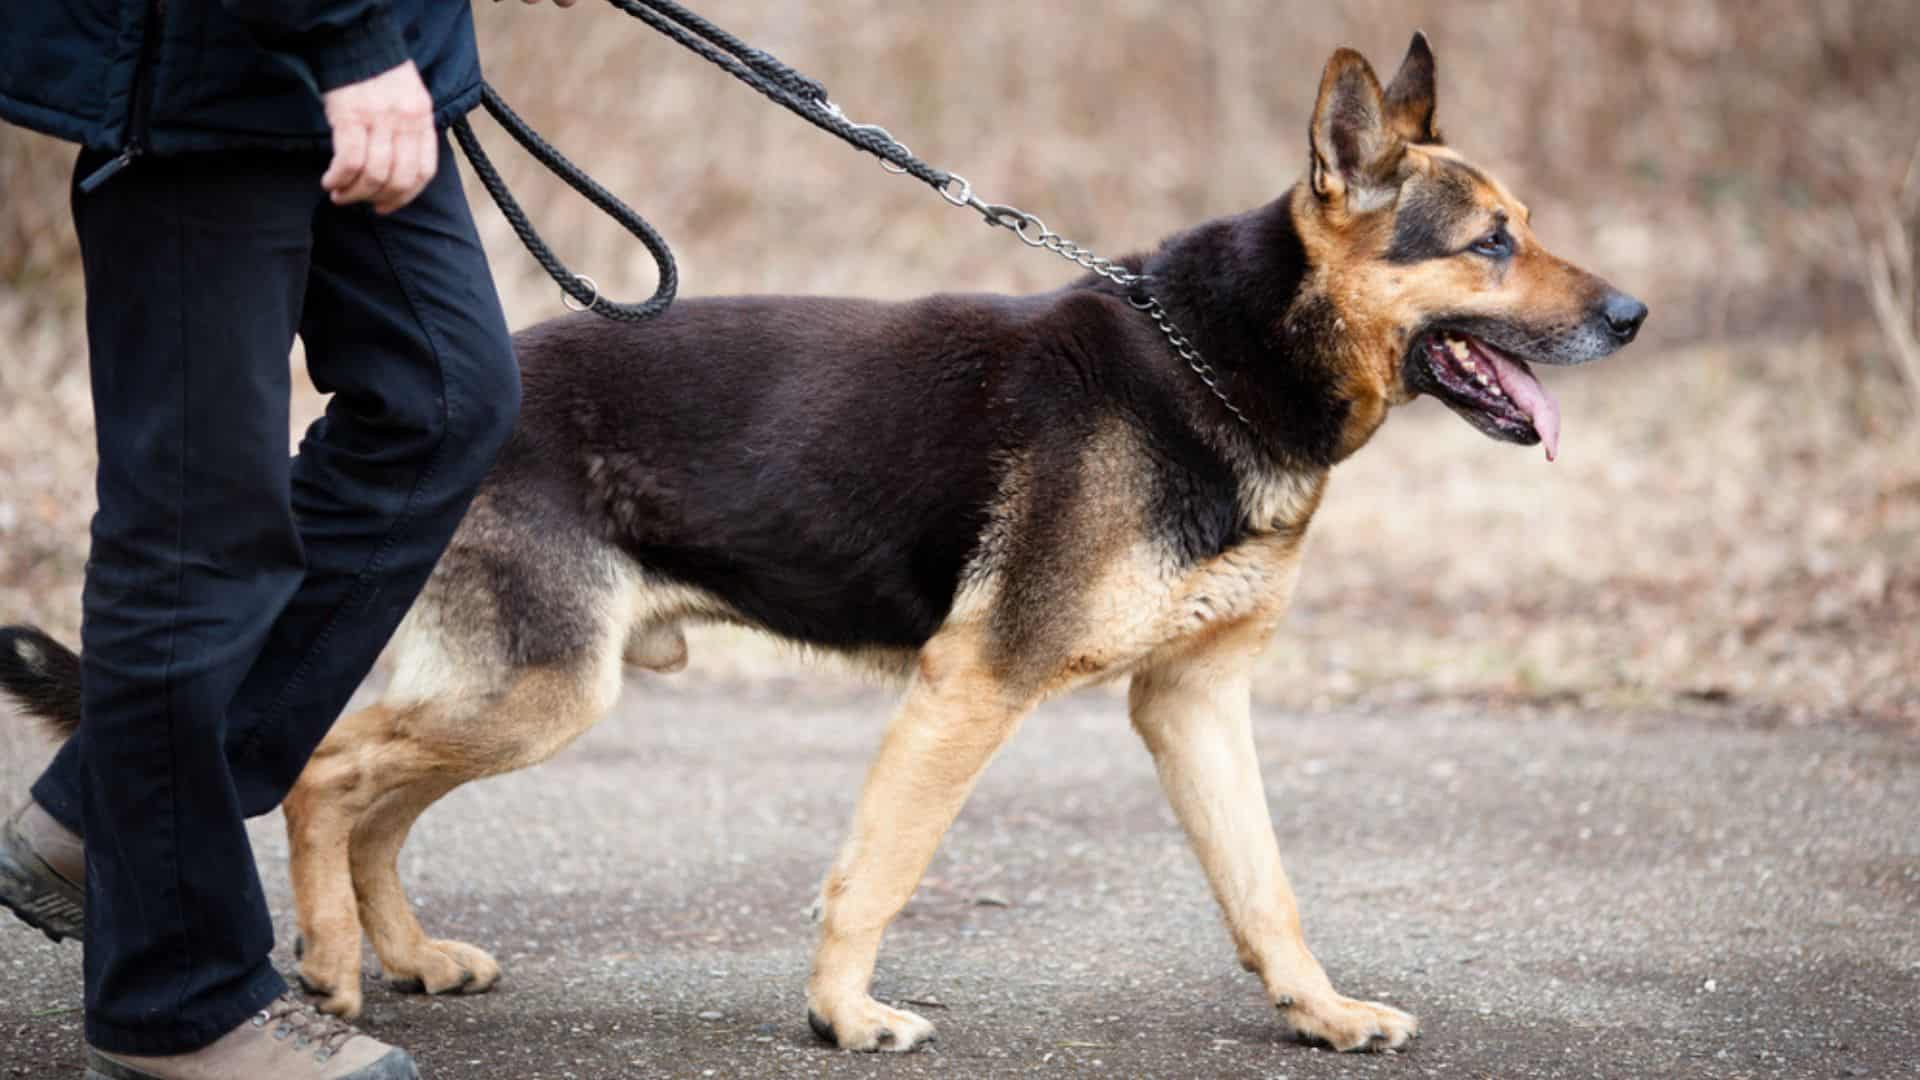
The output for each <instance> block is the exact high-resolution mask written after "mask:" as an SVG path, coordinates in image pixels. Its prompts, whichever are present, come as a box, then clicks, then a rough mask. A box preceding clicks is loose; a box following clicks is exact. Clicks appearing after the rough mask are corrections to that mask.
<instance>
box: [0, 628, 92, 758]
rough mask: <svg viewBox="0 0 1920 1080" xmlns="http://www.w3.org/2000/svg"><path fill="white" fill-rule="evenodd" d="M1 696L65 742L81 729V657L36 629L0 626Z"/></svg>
mask: <svg viewBox="0 0 1920 1080" xmlns="http://www.w3.org/2000/svg"><path fill="white" fill-rule="evenodd" d="M0 694H5V695H6V696H8V697H11V698H12V699H13V700H14V703H15V704H17V705H19V706H20V708H21V709H22V710H23V711H25V712H26V714H27V715H28V716H31V717H33V718H35V719H37V720H39V721H40V722H41V723H42V724H44V725H46V729H47V731H48V733H49V734H51V735H52V736H53V737H54V738H56V739H61V740H64V739H66V738H67V737H68V736H70V735H72V734H73V733H74V731H75V730H77V729H78V728H79V727H80V654H79V653H76V652H74V651H73V650H72V649H69V648H67V647H66V646H65V645H62V644H60V643H59V642H57V641H55V640H53V639H52V638H50V637H48V636H47V635H46V634H45V633H44V632H42V631H41V630H40V628H39V627H35V626H7V627H0Z"/></svg>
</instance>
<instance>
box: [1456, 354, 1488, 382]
mask: <svg viewBox="0 0 1920 1080" xmlns="http://www.w3.org/2000/svg"><path fill="white" fill-rule="evenodd" d="M1460 366H1461V367H1463V368H1466V369H1467V370H1468V371H1479V370H1480V365H1479V364H1476V363H1474V362H1473V361H1471V360H1468V359H1467V358H1465V357H1461V358H1460ZM1480 381H1481V382H1486V381H1487V377H1486V376H1485V375H1482V376H1480Z"/></svg>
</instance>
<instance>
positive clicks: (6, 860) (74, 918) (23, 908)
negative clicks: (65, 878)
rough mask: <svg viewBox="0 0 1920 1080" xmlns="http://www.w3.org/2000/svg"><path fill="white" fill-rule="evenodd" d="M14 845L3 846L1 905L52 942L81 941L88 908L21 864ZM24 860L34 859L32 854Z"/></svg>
mask: <svg viewBox="0 0 1920 1080" xmlns="http://www.w3.org/2000/svg"><path fill="white" fill-rule="evenodd" d="M22 858H23V856H21V855H20V854H19V853H18V852H17V850H14V849H13V845H6V844H0V906H5V907H6V909H7V910H8V911H11V912H13V914H14V915H15V917H17V918H18V919H19V920H20V921H21V922H24V923H26V924H27V925H28V926H31V927H33V928H34V929H35V930H38V931H40V932H41V933H43V934H45V935H47V938H48V939H49V940H51V941H64V940H66V939H67V938H73V939H74V940H75V941H78V940H80V938H81V932H82V930H83V929H84V928H85V926H86V920H85V909H84V908H83V907H82V906H81V904H80V903H79V902H77V901H75V900H74V899H73V898H72V897H70V896H66V895H64V894H63V893H62V892H61V891H60V890H58V889H57V888H55V887H53V886H50V885H48V884H47V880H46V878H47V875H50V874H52V873H53V871H51V870H48V871H46V872H45V874H41V873H36V872H34V869H33V868H32V867H31V866H27V865H23V864H22V863H21V861H20V860H21V859H22ZM24 858H27V859H31V858H33V856H32V855H26V856H24Z"/></svg>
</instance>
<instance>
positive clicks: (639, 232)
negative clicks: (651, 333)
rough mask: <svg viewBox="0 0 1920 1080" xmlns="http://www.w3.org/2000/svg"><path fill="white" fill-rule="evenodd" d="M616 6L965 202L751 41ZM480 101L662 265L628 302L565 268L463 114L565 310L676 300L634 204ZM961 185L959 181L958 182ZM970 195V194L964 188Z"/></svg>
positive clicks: (497, 100) (507, 210)
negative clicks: (648, 288) (648, 292)
mask: <svg viewBox="0 0 1920 1080" xmlns="http://www.w3.org/2000/svg"><path fill="white" fill-rule="evenodd" d="M608 2H609V3H611V4H612V5H613V6H614V7H616V8H618V9H620V10H621V11H624V12H626V13H627V14H629V15H631V16H633V17H634V18H636V19H639V20H640V21H641V22H644V23H646V24H647V25H648V26H651V27H653V28H654V29H655V30H658V31H660V32H661V33H662V34H665V35H666V36H668V37H670V38H672V39H673V40H675V41H677V42H679V43H680V44H681V45H684V46H686V47H687V48H688V49H691V50H693V51H694V52H695V53H698V54H699V55H700V56H702V57H704V58H705V59H706V60H708V61H709V62H711V63H713V64H715V65H717V66H719V67H721V68H723V69H725V70H726V71H727V72H728V73H729V74H731V75H733V77H734V78H736V79H739V80H740V81H741V82H744V83H746V84H747V85H748V86H751V87H753V88H754V89H755V90H758V91H760V92H761V93H762V94H765V95H766V96H767V97H768V98H771V99H772V100H773V101H775V102H777V103H779V104H780V105H783V106H785V107H786V108H787V109H788V110H790V111H792V112H793V113H795V114H796V115H798V116H800V117H802V118H804V119H806V120H807V121H808V122H810V123H812V124H813V125H814V126H816V127H818V128H820V129H822V130H824V131H827V132H830V133H832V134H834V135H837V136H839V137H840V138H841V139H844V140H846V141H847V142H848V143H850V144H852V145H853V146H855V147H857V148H858V149H861V150H865V151H866V152H868V153H870V154H872V155H874V156H875V157H877V158H879V159H880V160H881V162H882V163H884V164H886V165H887V166H888V168H889V169H890V170H891V171H894V172H901V173H906V174H909V175H911V176H914V177H917V178H918V179H920V180H922V181H925V182H926V183H927V184H929V185H931V186H932V187H933V188H934V189H935V190H936V191H939V192H940V193H941V194H943V195H946V196H947V198H948V201H950V202H956V203H961V204H963V203H964V202H965V198H964V197H962V198H960V199H957V200H956V199H955V198H954V197H953V195H952V194H951V187H952V184H953V182H954V177H953V176H952V175H951V174H949V173H947V172H946V171H944V170H942V169H936V168H934V167H933V166H932V165H929V164H927V163H926V162H924V161H921V160H920V159H919V158H917V157H914V156H913V154H912V153H910V152H909V151H908V150H907V148H906V147H905V146H903V145H901V144H900V143H899V142H897V141H895V140H894V138H893V137H892V136H891V135H889V134H887V131H886V129H884V128H881V127H879V126H877V125H873V124H856V123H854V122H852V121H850V120H848V119H847V118H846V117H845V116H843V115H842V114H841V112H840V108H839V106H837V105H835V104H833V102H832V101H831V100H829V99H828V97H827V88H826V87H824V86H822V85H820V83H818V82H817V81H815V80H813V79H810V78H808V77H806V76H805V75H802V74H800V73H799V72H797V71H795V70H793V69H792V68H790V67H788V66H786V65H785V64H783V63H781V62H780V61H779V60H778V59H776V58H775V57H773V56H772V55H771V54H769V53H765V52H762V51H761V50H759V49H756V48H754V47H752V46H751V45H748V44H747V43H746V42H744V41H741V40H740V39H739V38H736V37H734V36H733V35H732V34H729V33H727V32H726V31H725V30H722V29H721V28H719V27H718V26H715V25H714V24H713V23H711V22H708V21H707V20H706V19H704V18H701V17H700V16H699V15H696V14H695V13H693V12H691V11H688V10H687V9H686V8H684V7H682V6H680V5H679V4H676V3H673V2H672V0H608ZM480 102H481V104H482V105H484V106H485V107H486V110H487V112H488V113H489V114H491V115H492V116H493V118H494V119H495V120H496V121H498V122H499V124H500V126H501V127H503V128H505V129H506V130H507V133H508V134H509V135H512V136H513V138H514V140H515V141H516V142H518V143H519V144H520V145H521V146H523V147H525V148H526V151H527V152H528V153H529V154H532V155H533V157H534V159H535V160H537V161H539V162H540V163H541V164H542V165H545V166H546V167H547V168H548V169H551V170H552V171H553V173H554V175H556V176H558V177H560V179H562V180H564V181H566V182H567V186H569V187H571V188H573V190H575V191H577V192H579V193H580V194H582V195H584V196H586V198H587V200H588V201H589V202H591V203H593V205H595V206H597V207H599V208H600V209H601V210H603V211H605V212H606V214H607V216H609V217H611V218H613V219H614V220H615V221H617V222H619V223H620V226H621V227H622V228H624V229H626V230H627V231H628V232H630V233H632V234H633V235H634V236H636V237H638V238H639V239H640V242H641V243H642V244H645V245H646V247H647V250H648V251H649V252H651V253H652V255H653V261H654V265H655V267H656V268H657V269H658V271H659V283H658V284H657V285H656V286H655V288H654V292H653V295H652V296H651V297H649V298H648V299H647V300H645V301H643V302H641V303H637V304H633V303H621V302H619V301H617V300H610V299H608V298H607V297H604V296H601V295H600V287H599V285H598V284H596V283H595V282H594V280H593V279H592V278H589V277H587V276H585V275H583V274H576V273H574V272H573V271H571V270H569V269H567V267H566V264H565V263H562V262H561V261H560V258H559V256H557V255H555V254H554V253H553V249H552V248H551V247H548V246H547V242H546V241H545V240H544V239H542V238H541V236H540V233H539V232H538V231H537V230H536V229H534V227H533V222H532V221H530V220H528V218H527V214H526V211H525V210H522V209H521V207H520V203H519V202H518V200H516V199H514V197H513V194H512V192H510V191H508V190H507V184H506V181H505V180H502V179H501V177H500V173H499V170H497V169H495V168H494V167H493V162H492V160H490V159H489V158H488V157H487V152H486V150H484V149H483V148H482V147H481V146H480V140H479V138H478V137H476V136H475V135H474V133H473V127H472V125H470V124H468V123H467V120H466V118H465V117H462V118H461V119H459V120H456V121H454V122H453V125H452V130H453V137H454V138H455V139H456V140H458V141H459V143H460V148H461V149H462V150H464V151H466V155H467V161H468V162H469V163H471V164H472V166H473V172H474V175H475V176H477V177H479V179H480V183H481V185H482V186H483V187H485V188H486V189H487V194H489V195H491V196H493V201H494V203H495V204H497V205H498V206H499V207H500V213H501V214H502V215H503V216H505V217H506V219H507V223H508V224H509V225H511V226H513V231H514V233H515V234H517V235H518V236H519V237H520V242H521V243H522V244H524V245H526V248H527V252H528V254H530V255H532V256H533V258H534V261H535V262H538V263H539V264H540V266H541V268H542V269H544V270H546V272H547V274H548V276H550V277H552V278H553V280H554V284H556V285H558V286H560V289H561V291H562V292H563V293H565V294H566V295H567V296H568V297H569V298H571V300H572V301H573V304H572V306H575V307H577V308H578V309H580V310H586V311H592V312H593V313H595V314H597V315H601V316H604V317H606V318H609V319H617V320H619V321H622V322H639V321H640V320H642V319H649V318H652V317H653V316H655V315H658V314H660V313H661V312H662V311H665V310H666V309H667V306H668V305H669V304H672V303H673V297H674V294H675V292H677V291H678V289H679V285H680V273H679V270H678V269H677V268H676V267H675V266H674V262H673V251H672V250H671V249H670V248H668V247H667V242H666V240H665V238H663V237H662V236H661V235H660V233H659V231H658V230H656V229H654V227H653V226H652V225H650V224H648V223H647V220H646V219H645V218H643V217H641V216H640V215H639V214H638V213H637V212H636V211H635V210H634V209H633V208H632V207H630V206H628V205H627V204H626V203H624V202H621V201H620V199H619V198H618V197H617V196H615V195H614V194H613V193H612V192H610V191H608V190H607V189H606V188H604V187H601V186H600V184H599V183H598V182H596V181H595V180H594V179H593V177H591V176H588V175H587V174H586V172H584V171H583V170H582V169H581V168H580V167H579V166H577V165H575V164H574V163H573V162H571V161H569V160H567V157H566V155H564V154H562V153H561V152H560V151H559V150H557V149H555V148H554V146H553V145H552V144H551V143H548V142H547V141H546V140H545V139H543V138H541V137H540V135H539V133H538V132H536V131H534V130H533V128H532V127H530V126H528V124H527V122H526V121H525V120H522V119H521V118H520V116H519V114H518V113H515V112H514V111H513V110H512V109H511V108H509V107H508V106H507V103H506V102H505V101H504V100H502V99H501V97H500V94H499V92H498V91H496V90H495V89H494V88H493V87H492V85H490V84H482V86H481V88H480ZM961 184H962V185H963V187H964V185H965V181H964V180H963V181H961ZM970 193H971V192H970V191H969V192H967V194H970Z"/></svg>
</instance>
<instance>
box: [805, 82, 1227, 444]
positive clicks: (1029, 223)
mask: <svg viewBox="0 0 1920 1080" xmlns="http://www.w3.org/2000/svg"><path fill="white" fill-rule="evenodd" d="M816 103H817V104H818V105H819V107H820V108H821V109H823V110H825V111H826V112H827V113H828V114H829V115H830V116H832V117H833V118H834V119H836V120H845V121H847V123H849V124H851V125H852V126H853V127H855V128H857V129H858V130H860V131H863V132H867V133H870V134H873V135H877V136H879V137H880V138H881V139H884V140H886V141H887V142H888V143H891V144H892V145H893V146H896V147H899V149H900V154H901V156H903V157H907V158H912V154H913V151H911V150H909V149H908V148H907V144H905V143H903V142H901V141H900V140H898V139H896V138H894V137H893V134H892V133H891V132H889V131H888V130H887V129H886V128H883V127H881V126H880V125H879V124H862V123H859V122H857V121H853V120H850V119H848V118H847V116H846V114H845V113H843V112H842V111H841V110H840V106H838V105H836V104H834V103H833V102H832V101H829V100H827V99H825V98H819V99H817V102H816ZM914 160H917V159H914ZM880 167H881V168H883V169H885V170H887V171H888V172H890V173H905V172H907V171H908V170H906V169H904V168H901V167H900V166H899V165H897V164H895V163H894V162H892V161H889V160H887V159H886V158H885V157H882V158H881V159H880ZM934 190H935V191H938V192H939V193H940V197H941V198H943V199H945V200H946V201H947V202H949V203H951V204H952V205H954V206H958V207H962V208H971V209H973V210H975V211H977V212H978V213H979V214H980V217H981V218H982V219H983V220H984V221H986V223H987V224H988V225H989V226H993V227H995V228H1001V229H1007V230H1009V231H1010V232H1012V233H1013V235H1015V236H1017V237H1019V238H1020V242H1021V243H1023V244H1025V245H1027V246H1028V247H1032V248H1045V249H1046V250H1048V251H1051V252H1053V253H1054V254H1055V255H1058V256H1060V257H1061V258H1063V259H1065V260H1067V261H1068V262H1071V263H1073V264H1075V265H1077V266H1079V267H1080V268H1081V269H1083V270H1087V271H1090V272H1092V273H1094V274H1098V275H1099V276H1101V277H1103V278H1106V279H1107V280H1108V281H1111V282H1113V283H1114V284H1115V285H1118V286H1120V287H1121V288H1123V289H1126V290H1127V302H1128V303H1130V304H1132V305H1133V306H1134V307H1135V308H1137V309H1139V310H1140V311H1142V312H1145V313H1146V315H1147V317H1148V318H1150V319H1152V320H1153V324H1154V325H1155V326H1157V327H1159V328H1160V332H1161V333H1162V334H1164V335H1166V338H1167V344H1168V345H1170V346H1172V347H1173V351H1174V353H1175V354H1176V355H1178V356H1179V357H1180V359H1182V360H1184V361H1186V363H1187V367H1189V368H1191V369H1193V373H1194V374H1195V375H1197V376H1199V377H1200V381H1201V382H1202V383H1203V384H1205V385H1206V388H1207V389H1208V390H1209V391H1211V392H1212V393H1213V396H1214V397H1216V398H1218V399H1219V400H1220V404H1222V405H1224V406H1226V407H1227V411H1228V412H1230V413H1232V414H1233V418H1234V419H1235V420H1238V421H1240V423H1241V424H1243V425H1245V426H1246V427H1247V429H1248V430H1252V428H1253V421H1251V420H1249V419H1247V414H1246V413H1243V412H1241V411H1240V406H1238V405H1235V404H1234V403H1233V399H1232V398H1230V397H1228V396H1227V392H1226V391H1225V390H1224V389H1222V388H1221V386H1220V376H1219V373H1218V372H1216V371H1215V370H1214V369H1213V365H1212V364H1209V363H1208V362H1207V358H1206V357H1204V356H1201V355H1200V350H1199V349H1197V348H1195V347H1194V344H1193V342H1191V341H1189V340H1188V339H1187V336H1186V335H1185V334H1183V333H1181V332H1180V328H1179V327H1178V326H1176V325H1175V324H1174V321H1173V316H1171V315H1169V314H1167V309H1166V308H1164V307H1162V306H1161V304H1160V301H1159V300H1158V299H1157V298H1156V297H1155V296H1154V295H1153V294H1152V293H1151V292H1148V291H1147V288H1146V286H1147V283H1148V282H1150V281H1152V280H1153V276H1152V275H1150V274H1136V273H1134V272H1133V271H1131V270H1128V269H1126V268H1124V267H1122V266H1121V265H1120V264H1118V263H1116V262H1114V261H1113V260H1112V259H1108V258H1105V257H1103V256H1100V255H1095V254H1094V253H1093V252H1091V251H1089V250H1087V249H1086V248H1084V247H1081V246H1080V245H1079V244H1076V243H1074V242H1073V241H1071V240H1069V239H1067V238H1066V237H1064V236H1061V235H1060V234H1059V233H1057V232H1054V231H1053V230H1052V229H1049V228H1047V223H1046V222H1044V221H1041V220H1040V218H1039V217H1038V216H1037V215H1034V214H1029V213H1027V212H1026V211H1025V210H1022V209H1020V208H1019V207H1017V206H1010V205H1008V204H1006V203H990V202H987V201H985V200H983V199H981V198H980V196H978V195H976V194H974V191H973V185H972V184H971V183H969V182H968V180H967V178H966V177H964V176H961V175H960V174H959V173H947V179H946V182H945V183H943V184H938V185H935V186H934Z"/></svg>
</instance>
